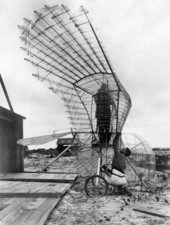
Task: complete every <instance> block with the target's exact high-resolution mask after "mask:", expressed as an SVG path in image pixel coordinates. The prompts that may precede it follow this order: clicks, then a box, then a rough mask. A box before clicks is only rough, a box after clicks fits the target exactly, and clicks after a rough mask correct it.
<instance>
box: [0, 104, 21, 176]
mask: <svg viewBox="0 0 170 225" xmlns="http://www.w3.org/2000/svg"><path fill="white" fill-rule="evenodd" d="M23 118H24V117H22V116H19V115H18V114H15V113H12V112H11V111H9V110H7V109H4V108H2V107H0V172H1V173H9V172H23V171H24V161H23V160H24V159H23V151H22V149H21V147H20V146H17V140H18V139H21V138H23Z"/></svg>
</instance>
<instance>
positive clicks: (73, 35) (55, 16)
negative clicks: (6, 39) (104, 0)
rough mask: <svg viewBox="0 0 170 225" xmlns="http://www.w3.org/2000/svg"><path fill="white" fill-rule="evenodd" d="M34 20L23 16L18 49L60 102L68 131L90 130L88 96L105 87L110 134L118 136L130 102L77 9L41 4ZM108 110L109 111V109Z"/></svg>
mask: <svg viewBox="0 0 170 225" xmlns="http://www.w3.org/2000/svg"><path fill="white" fill-rule="evenodd" d="M34 14H35V19H34V20H30V19H26V18H24V23H25V24H24V25H23V26H19V28H20V29H21V31H22V35H21V37H20V38H21V40H22V41H23V42H24V44H25V46H24V47H21V48H22V49H23V50H24V51H25V52H26V53H27V56H28V57H27V58H25V60H26V61H28V62H30V63H31V64H32V65H33V66H34V67H35V68H36V73H35V74H33V76H34V77H36V78H37V79H38V80H39V81H42V82H44V83H46V84H47V86H48V87H49V89H50V90H51V91H53V92H54V93H56V94H57V95H59V96H60V98H61V99H62V100H63V101H64V104H65V107H66V112H67V113H68V118H69V120H70V125H71V128H72V129H74V131H75V132H76V131H82V132H92V133H93V132H94V133H95V132H96V118H95V112H96V105H95V101H94V96H95V94H96V93H97V91H98V89H99V88H100V87H101V85H102V84H103V83H105V84H107V86H108V90H109V94H110V96H111V98H112V101H113V105H114V106H116V112H115V110H113V111H112V115H111V127H110V130H111V132H113V133H114V132H121V131H122V128H123V125H124V123H125V121H126V118H127V116H128V113H129V111H130V108H131V99H130V97H129V95H128V93H127V91H126V90H125V88H124V87H123V85H122V84H121V82H120V81H119V79H118V77H117V75H116V73H115V72H114V70H113V66H112V63H111V61H110V59H109V57H108V55H107V53H106V50H105V49H104V46H103V44H102V42H101V41H100V40H99V37H98V35H97V32H96V30H95V29H94V27H93V25H92V23H91V21H90V19H89V17H88V11H87V10H86V9H84V7H83V6H81V7H80V11H79V12H78V13H77V14H71V12H70V9H69V8H67V7H66V6H64V5H61V6H53V7H49V6H46V5H45V6H44V8H43V9H42V10H40V11H39V12H37V11H34ZM112 108H113V107H112Z"/></svg>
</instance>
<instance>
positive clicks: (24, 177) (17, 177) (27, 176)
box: [0, 173, 77, 182]
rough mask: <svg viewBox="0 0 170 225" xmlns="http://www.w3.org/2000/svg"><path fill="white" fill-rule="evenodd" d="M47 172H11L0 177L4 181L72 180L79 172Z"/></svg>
mask: <svg viewBox="0 0 170 225" xmlns="http://www.w3.org/2000/svg"><path fill="white" fill-rule="evenodd" d="M65 175H66V174H57V175H56V174H47V173H40V174H39V173H17V174H16V173H13V174H11V173H9V174H6V175H5V176H2V177H0V180H1V181H2V180H4V181H27V182H33V181H36V182H72V181H74V180H75V178H76V177H77V174H67V176H65Z"/></svg>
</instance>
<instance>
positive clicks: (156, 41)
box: [0, 0, 170, 147]
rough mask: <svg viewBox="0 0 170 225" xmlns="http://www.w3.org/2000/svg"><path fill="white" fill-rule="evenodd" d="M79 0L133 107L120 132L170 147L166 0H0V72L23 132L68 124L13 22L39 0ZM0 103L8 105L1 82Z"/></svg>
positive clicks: (68, 0) (61, 0) (60, 0)
mask: <svg viewBox="0 0 170 225" xmlns="http://www.w3.org/2000/svg"><path fill="white" fill-rule="evenodd" d="M45 4H46V5H49V6H53V5H57V4H58V5H60V4H65V5H67V6H68V7H69V8H70V9H71V10H72V11H73V12H74V11H77V10H78V8H79V7H80V6H81V5H83V6H84V7H85V8H86V9H87V10H88V11H89V13H90V14H89V17H90V18H91V20H92V23H93V25H94V27H96V28H97V33H98V34H99V36H100V37H101V39H102V41H103V43H104V46H105V48H106V50H107V53H108V55H109V57H110V59H111V61H112V64H113V67H114V71H115V72H116V74H117V75H118V77H119V79H120V81H121V83H122V84H123V85H124V87H125V89H126V90H127V92H128V93H129V95H130V97H131V100H132V108H131V111H130V114H129V116H128V119H127V123H126V125H125V132H130V133H131V132H133V133H136V134H137V135H140V136H142V137H143V138H144V139H145V140H147V141H148V143H149V144H150V145H151V147H170V137H169V136H170V113H169V111H170V88H169V86H170V13H169V12H170V1H169V0H142V1H141V0H5V1H4V0H0V29H1V32H0V33H1V35H0V73H1V75H2V77H3V80H4V83H5V85H6V88H7V91H8V94H9V97H10V100H11V103H12V106H13V108H14V111H15V112H16V113H18V114H20V115H23V116H25V117H26V120H25V121H24V137H25V138H26V137H32V136H39V135H44V134H51V133H52V132H53V131H54V130H62V129H66V128H68V127H69V123H68V120H67V115H66V113H65V111H64V110H65V108H64V106H63V102H62V101H61V100H60V99H59V98H58V96H57V95H55V94H54V93H52V92H51V91H50V90H48V88H47V87H46V86H45V85H44V84H43V83H41V82H39V81H37V80H36V79H35V78H33V76H32V74H33V72H34V71H33V67H32V65H31V64H29V63H27V62H26V61H25V60H24V57H25V53H24V52H22V51H21V50H20V47H21V46H23V43H22V42H21V41H20V39H19V36H20V35H21V33H20V30H19V29H18V28H17V25H22V24H23V18H24V17H25V18H29V19H33V11H34V10H37V11H38V9H40V8H42V7H43V6H44V5H45ZM0 105H1V106H3V107H6V108H9V107H8V104H7V102H6V99H5V97H4V94H3V92H2V90H1V87H0Z"/></svg>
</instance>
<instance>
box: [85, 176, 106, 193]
mask: <svg viewBox="0 0 170 225" xmlns="http://www.w3.org/2000/svg"><path fill="white" fill-rule="evenodd" d="M107 191H108V183H107V181H106V180H105V178H103V177H101V176H99V175H94V176H91V177H89V178H88V179H87V180H86V182H85V192H86V194H87V195H88V196H89V197H102V196H104V195H106V193H107Z"/></svg>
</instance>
